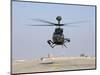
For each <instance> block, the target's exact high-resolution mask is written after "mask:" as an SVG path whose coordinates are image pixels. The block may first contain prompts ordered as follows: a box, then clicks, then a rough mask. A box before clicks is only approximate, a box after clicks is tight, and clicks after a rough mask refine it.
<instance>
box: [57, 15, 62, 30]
mask: <svg viewBox="0 0 100 75" xmlns="http://www.w3.org/2000/svg"><path fill="white" fill-rule="evenodd" d="M56 20H57V21H58V26H59V28H60V26H61V24H60V21H61V20H62V18H61V16H57V17H56Z"/></svg>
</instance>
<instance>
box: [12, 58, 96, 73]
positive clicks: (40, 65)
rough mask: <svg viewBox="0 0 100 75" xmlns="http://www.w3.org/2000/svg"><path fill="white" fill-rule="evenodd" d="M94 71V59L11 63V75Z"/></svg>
mask: <svg viewBox="0 0 100 75" xmlns="http://www.w3.org/2000/svg"><path fill="white" fill-rule="evenodd" d="M77 69H95V57H52V58H44V59H41V60H40V59H34V60H14V61H12V73H14V74H15V73H27V72H28V73H29V72H45V71H60V70H77Z"/></svg>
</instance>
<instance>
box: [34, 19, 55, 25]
mask: <svg viewBox="0 0 100 75" xmlns="http://www.w3.org/2000/svg"><path fill="white" fill-rule="evenodd" d="M32 20H35V21H39V22H44V23H49V24H53V25H54V24H55V23H53V22H49V21H46V20H42V19H32Z"/></svg>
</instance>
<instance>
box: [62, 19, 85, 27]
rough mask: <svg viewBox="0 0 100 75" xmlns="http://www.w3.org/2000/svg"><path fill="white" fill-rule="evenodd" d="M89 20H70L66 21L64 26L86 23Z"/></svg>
mask: <svg viewBox="0 0 100 75" xmlns="http://www.w3.org/2000/svg"><path fill="white" fill-rule="evenodd" d="M85 22H87V20H83V21H76V22H70V23H64V24H63V26H67V25H70V24H78V23H85Z"/></svg>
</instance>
